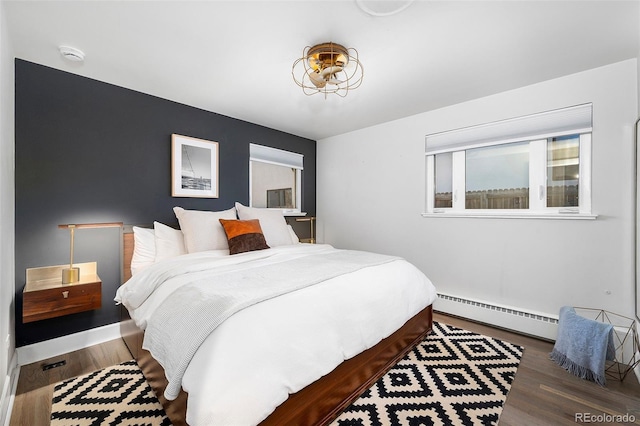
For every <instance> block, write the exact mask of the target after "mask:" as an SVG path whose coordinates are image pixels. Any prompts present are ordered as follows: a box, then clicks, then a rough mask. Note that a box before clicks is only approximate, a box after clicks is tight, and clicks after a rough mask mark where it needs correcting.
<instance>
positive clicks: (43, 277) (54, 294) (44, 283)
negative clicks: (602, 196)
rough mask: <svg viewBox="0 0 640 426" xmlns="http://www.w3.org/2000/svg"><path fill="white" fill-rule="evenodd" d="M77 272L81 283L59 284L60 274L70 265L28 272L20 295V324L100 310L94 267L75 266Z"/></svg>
mask: <svg viewBox="0 0 640 426" xmlns="http://www.w3.org/2000/svg"><path fill="white" fill-rule="evenodd" d="M74 266H77V267H79V268H80V280H79V281H78V282H75V283H72V284H62V270H63V269H65V268H68V267H69V265H57V266H45V267H42V268H29V269H27V280H26V282H27V283H26V285H25V286H24V291H23V293H22V322H23V323H27V322H32V321H39V320H43V319H48V318H55V317H60V316H63V315H69V314H75V313H77V312H84V311H90V310H93V309H99V308H100V307H101V306H102V281H100V277H98V274H97V263H96V262H88V263H79V264H74Z"/></svg>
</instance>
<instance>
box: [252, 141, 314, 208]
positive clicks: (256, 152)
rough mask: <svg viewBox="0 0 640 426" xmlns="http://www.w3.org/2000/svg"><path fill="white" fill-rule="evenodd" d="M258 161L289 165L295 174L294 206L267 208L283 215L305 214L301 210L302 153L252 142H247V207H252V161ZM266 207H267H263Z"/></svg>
mask: <svg viewBox="0 0 640 426" xmlns="http://www.w3.org/2000/svg"><path fill="white" fill-rule="evenodd" d="M254 162H260V163H265V164H272V165H275V166H281V167H290V168H292V169H294V170H295V171H296V174H295V207H294V208H293V209H283V208H269V210H278V211H281V212H282V214H283V215H285V216H305V215H306V213H305V212H303V211H302V173H303V171H304V155H303V154H298V153H295V152H291V151H286V150H283V149H279V148H273V147H269V146H265V145H258V144H254V143H250V144H249V207H253V200H252V198H253V195H252V193H253V163H254ZM265 208H267V207H265Z"/></svg>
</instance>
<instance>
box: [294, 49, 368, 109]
mask: <svg viewBox="0 0 640 426" xmlns="http://www.w3.org/2000/svg"><path fill="white" fill-rule="evenodd" d="M291 74H292V75H293V80H294V81H295V82H296V84H297V85H298V86H300V87H302V91H303V92H304V94H305V95H315V94H316V93H324V96H325V98H326V97H327V94H329V93H334V94H336V95H338V96H341V97H345V96H347V94H348V93H349V90H353V89H357V88H358V87H359V86H360V84H361V83H362V77H363V68H362V64H361V63H360V61H359V60H358V52H357V51H356V50H355V49H353V48H349V49H347V48H346V47H344V46H342V45H339V44H336V43H332V42H329V43H321V44H317V45H315V46H307V47H305V48H304V50H303V52H302V57H301V58H299V59H297V60H296V61H295V62H294V63H293V67H292V69H291Z"/></svg>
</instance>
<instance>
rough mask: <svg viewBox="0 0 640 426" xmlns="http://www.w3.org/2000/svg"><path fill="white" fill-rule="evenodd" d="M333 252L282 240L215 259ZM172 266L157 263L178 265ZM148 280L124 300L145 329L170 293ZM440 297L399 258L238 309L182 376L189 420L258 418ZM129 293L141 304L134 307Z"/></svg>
mask: <svg viewBox="0 0 640 426" xmlns="http://www.w3.org/2000/svg"><path fill="white" fill-rule="evenodd" d="M331 250H335V249H333V248H332V247H331V246H327V245H306V244H305V245H295V246H284V247H276V248H274V249H269V250H262V251H259V252H251V253H245V254H243V255H234V256H229V257H225V258H219V257H218V258H217V260H215V261H214V262H217V263H218V264H219V265H220V267H221V268H225V269H227V268H234V267H237V266H238V265H240V266H242V267H247V266H250V265H253V264H263V263H265V262H266V263H268V262H273V261H278V259H279V258H283V257H289V256H295V255H296V253H306V252H309V251H331ZM187 256H201V257H203V258H206V257H207V254H206V252H203V253H194V254H190V255H187ZM177 261H178V262H179V261H180V260H177ZM212 261H213V260H212ZM170 266H171V265H165V266H159V267H157V268H160V269H162V268H166V271H170ZM132 280H133V279H132ZM174 281H175V280H174ZM130 284H132V285H130ZM136 284H139V285H140V286H139V287H138V288H136V287H134V286H135V285H136ZM175 285H179V284H175ZM144 286H145V282H144V279H141V278H140V279H138V280H137V281H134V282H133V283H131V281H130V282H128V283H127V284H125V285H124V286H122V287H121V289H120V290H118V295H117V297H116V300H119V301H120V300H121V301H123V302H124V303H125V305H126V306H127V307H128V308H129V310H130V312H131V314H132V318H134V320H135V321H136V323H137V324H138V325H139V326H141V327H142V328H144V327H145V326H146V322H147V321H148V319H149V317H150V316H151V315H152V313H153V310H154V309H155V307H157V306H158V304H159V303H161V302H162V300H164V299H165V298H166V297H168V296H169V295H170V294H171V292H172V290H171V288H164V287H160V288H159V289H158V291H156V292H154V293H150V294H149V297H146V298H145V297H143V296H144V295H145V293H146V289H144V288H143V287H144ZM152 286H153V285H152ZM435 297H436V293H435V288H434V287H433V285H432V284H431V282H430V281H429V280H428V279H427V278H426V277H425V276H424V274H423V273H421V272H420V271H419V270H418V269H417V268H415V267H414V266H413V265H411V264H409V263H408V262H406V261H404V260H397V261H394V262H390V263H388V264H385V265H381V266H376V267H371V268H366V269H362V270H359V271H357V272H354V273H351V274H348V275H344V276H340V277H337V278H333V279H331V280H328V281H325V282H323V283H320V284H317V285H314V286H312V287H308V288H305V289H302V290H298V291H295V292H293V293H289V294H286V295H283V296H280V297H277V298H275V299H270V300H267V301H264V302H261V303H259V304H256V305H254V306H252V307H250V308H247V309H245V310H242V311H240V312H238V313H236V314H235V315H233V316H232V317H230V318H229V319H228V320H226V321H225V322H224V323H223V324H222V325H221V326H219V327H218V328H217V329H216V330H215V332H214V333H212V334H211V335H210V336H209V338H208V339H207V340H205V342H204V344H203V345H202V346H201V347H200V349H199V350H198V352H197V353H196V355H195V356H194V358H193V359H192V361H191V364H190V365H189V367H188V368H187V371H186V373H185V375H184V378H183V388H184V389H185V391H187V392H188V393H189V400H188V404H187V422H188V423H189V424H190V425H193V426H195V425H216V424H218V425H252V424H257V423H259V422H260V421H261V420H263V419H264V418H266V417H267V416H268V415H269V414H270V413H271V412H272V411H273V410H274V409H275V408H276V407H277V406H278V405H279V404H281V403H282V402H283V401H284V400H286V398H287V397H288V395H289V393H293V392H297V391H298V390H300V389H302V388H303V387H305V386H306V385H308V384H310V383H312V382H313V381H315V380H317V379H318V378H320V377H321V376H323V375H325V374H327V373H329V372H330V371H331V370H333V369H334V368H335V367H336V366H337V365H338V364H340V363H341V362H342V361H343V360H345V359H348V358H351V357H353V356H355V355H357V354H358V353H360V352H362V351H363V350H365V349H367V348H369V347H371V346H373V345H375V344H376V343H378V342H379V341H380V340H381V339H383V338H384V337H387V336H389V335H390V334H391V333H393V332H394V331H395V330H397V329H398V328H399V327H401V326H402V325H403V324H404V323H405V322H406V321H407V320H408V319H409V318H411V317H412V316H413V315H415V314H416V313H418V312H419V311H420V310H422V309H423V308H424V307H426V306H428V305H430V304H431V303H433V301H434V300H435ZM129 299H130V300H135V301H136V303H133V304H131V303H127V300H129ZM140 300H142V302H140ZM138 302H140V303H139V306H137V307H136V306H133V305H136V304H138Z"/></svg>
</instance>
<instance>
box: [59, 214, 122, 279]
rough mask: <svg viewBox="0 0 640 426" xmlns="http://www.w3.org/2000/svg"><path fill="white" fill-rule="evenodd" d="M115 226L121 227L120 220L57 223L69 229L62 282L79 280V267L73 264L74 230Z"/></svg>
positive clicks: (61, 227) (62, 227) (60, 226)
mask: <svg viewBox="0 0 640 426" xmlns="http://www.w3.org/2000/svg"><path fill="white" fill-rule="evenodd" d="M116 227H122V222H110V223H82V224H66V225H58V228H60V229H69V232H70V248H69V253H70V256H69V258H70V259H69V267H68V268H65V269H63V270H62V284H72V283H77V282H78V281H79V280H80V268H78V267H75V266H73V242H74V237H75V230H76V229H81V228H116Z"/></svg>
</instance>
